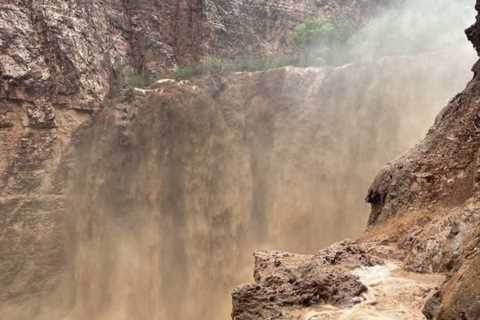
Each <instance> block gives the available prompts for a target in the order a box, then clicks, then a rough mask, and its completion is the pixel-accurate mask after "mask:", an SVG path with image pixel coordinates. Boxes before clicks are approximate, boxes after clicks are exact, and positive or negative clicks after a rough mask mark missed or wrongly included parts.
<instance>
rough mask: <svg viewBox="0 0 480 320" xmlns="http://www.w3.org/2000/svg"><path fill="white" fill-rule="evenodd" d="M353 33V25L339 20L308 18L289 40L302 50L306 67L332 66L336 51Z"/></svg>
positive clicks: (336, 54) (336, 55)
mask: <svg viewBox="0 0 480 320" xmlns="http://www.w3.org/2000/svg"><path fill="white" fill-rule="evenodd" d="M353 32H354V27H353V25H352V24H350V23H348V22H346V21H343V20H341V19H327V18H308V19H306V20H305V21H304V22H303V23H301V24H299V25H298V26H296V27H295V30H294V31H293V33H292V36H291V38H292V40H293V42H294V43H295V45H296V46H297V47H299V48H300V49H302V50H303V52H304V63H305V64H306V65H317V64H325V63H327V64H334V63H336V62H338V61H336V60H338V52H337V51H338V50H342V49H341V47H342V46H343V45H344V44H345V43H346V42H347V41H348V39H350V37H351V36H352V35H353Z"/></svg>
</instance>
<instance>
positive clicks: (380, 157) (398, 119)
mask: <svg viewBox="0 0 480 320" xmlns="http://www.w3.org/2000/svg"><path fill="white" fill-rule="evenodd" d="M428 2H429V3H430V2H432V1H428ZM409 3H410V4H412V3H413V2H412V1H410V2H409ZM445 3H446V1H441V3H437V4H435V5H437V6H440V7H442V5H446V4H445ZM432 6H434V5H432ZM447 6H448V8H447V9H446V11H445V12H444V13H445V14H446V15H447V16H449V15H451V16H453V17H455V18H456V19H453V20H452V21H454V23H455V25H454V26H453V27H454V29H455V30H456V32H455V33H454V34H455V36H457V35H458V34H461V33H462V30H463V29H464V27H465V24H463V22H464V21H466V23H467V24H468V22H470V20H471V17H470V16H466V17H464V18H465V19H464V20H463V19H459V18H458V17H459V16H461V17H463V11H462V12H460V13H458V12H457V11H455V10H453V9H452V7H450V6H449V5H447ZM460 6H461V5H460ZM418 7H419V6H418V5H415V8H417V9H418ZM420 7H422V8H423V6H420ZM427 7H428V6H427ZM410 9H411V7H410ZM395 10H398V9H395ZM462 10H463V9H462ZM408 12H410V11H408ZM468 12H469V13H470V12H471V8H469V10H468ZM387 16H388V15H387ZM407 16H408V15H407ZM402 17H404V18H405V16H402ZM410 18H411V17H410ZM442 18H443V15H442ZM382 19H384V18H382ZM382 19H380V20H378V21H376V22H374V23H372V25H371V26H370V28H373V30H375V31H376V32H378V30H379V29H377V28H375V27H374V26H376V25H378V26H381V28H382V29H380V30H383V32H387V30H386V29H388V28H386V27H385V25H384V24H385V21H384V20H382ZM405 19H406V18H405ZM407 20H408V19H407ZM408 21H410V23H413V22H412V21H415V20H414V19H413V20H408ZM442 22H443V21H442ZM375 23H377V24H375ZM395 23H396V22H395ZM431 25H435V24H434V23H432V21H430V22H429V26H431ZM448 27H449V28H450V27H452V26H451V25H448ZM366 30H367V31H368V28H367V29H366ZM432 30H435V29H434V28H433V29H428V30H427V31H425V34H430V33H431V32H433V31H432ZM367 31H365V32H367ZM435 31H442V30H441V29H439V30H435ZM369 34H375V33H374V32H370V33H369ZM449 36H450V34H449ZM368 39H369V38H368V37H366V36H365V34H362V33H359V36H358V38H356V39H355V41H356V45H355V48H359V46H358V42H361V43H364V42H362V41H367V40H368ZM402 41H403V42H402V43H401V44H400V43H399V44H397V46H398V47H400V46H401V45H406V43H408V42H404V40H402ZM465 42H466V41H462V42H461V43H462V44H461V45H458V44H457V42H453V44H452V45H451V46H449V47H448V48H445V47H443V46H444V43H443V42H441V43H440V44H439V45H435V46H433V45H432V46H431V47H427V48H421V50H420V51H421V52H417V51H415V52H411V51H409V50H404V51H400V52H395V51H392V52H393V53H394V55H388V52H387V53H382V54H381V56H375V55H374V54H373V55H370V56H369V59H367V61H366V62H354V63H351V64H348V65H344V66H338V67H325V68H319V69H314V68H307V69H301V68H286V69H279V70H271V71H267V72H263V73H253V74H247V73H245V74H232V75H230V76H228V77H226V78H225V79H206V80H205V79H204V80H199V81H197V82H194V83H177V84H171V85H169V86H167V87H164V88H161V89H158V90H157V92H156V93H151V94H148V95H147V96H146V97H142V96H140V95H139V96H136V97H129V98H126V99H125V100H122V101H115V102H114V103H112V106H111V107H110V108H107V110H106V111H105V112H103V113H102V114H101V115H99V116H98V117H97V118H96V120H95V121H94V122H93V123H92V124H91V125H90V126H89V127H86V128H83V129H82V130H80V132H78V134H77V136H76V141H77V143H76V144H75V147H74V148H73V149H72V150H71V153H70V154H69V159H68V161H66V163H67V164H68V165H71V168H72V169H71V171H70V173H69V174H68V181H69V185H70V188H69V195H68V203H69V206H68V211H67V225H68V228H67V230H68V237H67V238H68V239H69V242H68V243H67V245H66V247H67V249H68V252H69V258H70V259H69V261H71V263H70V264H69V266H68V268H67V270H66V274H67V275H68V276H67V277H66V279H65V281H64V283H63V285H62V287H61V288H60V289H59V291H58V294H60V295H62V296H67V297H68V298H67V299H66V301H67V302H66V304H67V305H68V307H67V309H69V310H72V311H71V312H69V313H68V315H67V316H66V317H65V319H68V320H84V319H102V320H103V319H105V320H113V319H115V320H122V319H135V320H143V319H145V320H147V319H148V320H152V319H159V320H165V319H191V318H195V319H212V320H213V319H225V318H226V317H228V312H229V309H230V306H229V295H228V292H229V291H230V290H231V288H232V287H233V286H234V285H235V284H238V283H239V282H242V281H245V280H246V279H248V277H249V271H248V270H249V265H250V253H251V252H252V251H253V249H258V248H267V249H269V248H281V249H286V250H295V251H301V252H308V251H313V250H316V249H319V248H321V247H322V246H325V245H327V244H329V243H331V242H333V241H336V240H340V239H343V238H345V237H354V236H356V235H358V234H359V232H360V231H361V230H362V229H363V228H364V226H365V225H366V218H367V207H366V205H364V204H363V196H364V193H365V190H366V189H367V186H368V183H369V182H370V180H371V177H372V176H373V175H374V173H375V172H377V171H378V169H379V168H380V167H381V166H382V165H383V164H384V163H385V162H386V161H388V160H389V159H391V158H393V157H394V156H396V155H398V154H399V153H400V152H402V151H403V150H406V149H407V148H408V147H410V146H411V145H412V143H413V142H414V141H417V140H418V139H419V137H421V136H422V134H424V133H425V131H426V129H427V128H428V127H429V126H430V125H431V123H432V122H433V118H434V116H435V115H436V114H437V113H438V111H439V108H440V107H441V106H442V105H445V104H446V102H447V99H448V98H450V97H451V96H453V94H455V93H456V92H458V91H459V90H461V89H462V86H463V85H464V84H465V83H466V81H467V80H468V78H469V76H470V75H469V72H468V68H469V67H470V66H471V64H472V61H473V59H474V54H473V50H469V49H465V46H464V43H465ZM367 47H368V50H372V48H371V46H367ZM440 49H442V50H440ZM349 52H350V53H352V52H353V53H355V52H356V53H357V54H361V52H366V51H355V50H350V49H349ZM369 52H370V51H369ZM400 54H401V55H400ZM452 56H456V57H458V58H455V59H452V58H451V57H452ZM212 83H213V85H212ZM160 91H161V92H160ZM72 235H73V236H72Z"/></svg>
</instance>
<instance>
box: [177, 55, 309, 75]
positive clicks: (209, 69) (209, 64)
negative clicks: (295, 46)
mask: <svg viewBox="0 0 480 320" xmlns="http://www.w3.org/2000/svg"><path fill="white" fill-rule="evenodd" d="M298 61H300V59H298V57H296V56H280V57H252V56H243V57H239V58H235V59H221V58H216V57H209V58H207V59H206V60H205V61H204V62H202V63H198V64H194V65H187V66H180V67H177V68H176V69H175V70H174V71H173V73H172V77H173V78H174V79H176V80H187V79H190V78H193V77H196V76H201V75H207V74H210V75H212V74H213V75H224V74H227V73H230V72H253V71H261V70H268V69H274V68H280V67H285V66H289V65H297V64H298Z"/></svg>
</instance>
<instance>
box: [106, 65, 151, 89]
mask: <svg viewBox="0 0 480 320" xmlns="http://www.w3.org/2000/svg"><path fill="white" fill-rule="evenodd" d="M150 84H151V79H150V77H149V75H148V74H146V73H143V72H138V71H136V70H134V69H133V68H132V67H131V66H129V65H126V64H122V65H116V66H114V68H113V81H112V93H113V94H115V95H117V94H120V93H121V92H122V91H124V90H127V89H131V88H145V87H148V86H149V85H150Z"/></svg>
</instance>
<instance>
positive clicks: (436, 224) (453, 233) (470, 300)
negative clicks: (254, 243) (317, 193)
mask: <svg viewBox="0 0 480 320" xmlns="http://www.w3.org/2000/svg"><path fill="white" fill-rule="evenodd" d="M476 9H477V10H479V9H480V2H478V1H477V5H476ZM478 19H479V18H478V16H477V23H475V24H474V25H473V26H472V27H470V28H469V29H468V30H467V32H466V33H467V36H468V38H469V39H470V41H471V42H472V43H473V45H474V47H475V48H476V49H477V51H478V48H479V46H480V37H479V31H478V30H479V21H478ZM473 71H474V73H475V76H474V79H473V80H472V81H471V82H470V83H469V84H468V86H467V88H466V89H465V90H464V91H463V92H462V93H460V94H458V95H457V96H456V97H455V98H454V99H453V100H452V101H451V102H450V104H449V105H448V106H447V107H446V108H445V109H444V110H443V111H442V112H441V113H440V114H439V115H438V117H437V119H436V121H435V124H434V126H433V128H432V129H431V130H430V131H429V133H428V135H427V137H426V138H425V140H423V141H422V142H421V143H420V144H419V145H418V146H417V147H415V148H414V149H412V150H411V151H410V152H408V153H407V154H406V155H404V156H403V157H401V158H400V159H398V160H396V161H394V162H392V163H391V164H389V165H388V166H387V167H386V168H385V169H383V170H382V172H381V173H380V174H379V175H378V176H377V178H376V179H375V181H374V183H373V184H372V186H371V187H370V190H369V193H368V197H367V200H368V201H369V202H370V203H371V204H372V213H371V216H370V224H371V225H376V226H375V227H374V228H373V230H375V229H376V228H379V229H382V230H385V229H384V228H390V230H392V229H391V226H392V225H397V226H398V225H399V221H402V220H403V223H402V228H401V231H400V232H399V233H403V236H400V235H399V233H397V232H392V233H391V236H392V238H396V239H395V241H399V243H400V245H401V246H402V247H403V248H405V249H407V252H410V253H408V254H407V255H406V257H407V259H406V265H407V267H410V268H413V269H417V270H419V271H427V270H437V271H447V272H449V273H450V278H449V280H448V281H447V282H446V283H445V285H444V286H443V287H442V289H441V290H440V291H439V292H437V293H436V294H435V295H434V296H433V297H432V298H431V299H430V301H429V303H428V304H427V305H426V307H425V314H426V316H427V318H428V319H440V320H446V319H449V320H450V319H478V318H479V317H480V307H479V305H478V297H479V292H478V290H477V289H478V288H479V287H480V283H479V269H478V263H479V261H478V257H479V247H478V245H479V242H478V237H479V230H478V223H479V222H480V211H479V207H480V206H479V202H478V197H479V194H478V188H479V186H478V182H479V177H478V172H479V170H478V165H479V163H478V150H479V147H480V140H479V127H480V126H479V114H480V113H479V112H480V104H479V101H480V99H479V97H480V87H479V84H480V82H479V79H478V75H479V73H478V63H477V64H476V65H475V66H474V67H473ZM419 212H420V214H419ZM389 226H390V227H389Z"/></svg>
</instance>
